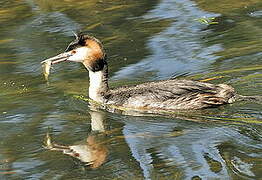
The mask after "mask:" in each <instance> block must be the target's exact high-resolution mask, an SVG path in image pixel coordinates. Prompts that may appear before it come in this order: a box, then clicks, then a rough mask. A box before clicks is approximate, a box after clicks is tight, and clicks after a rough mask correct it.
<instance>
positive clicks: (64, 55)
mask: <svg viewBox="0 0 262 180" xmlns="http://www.w3.org/2000/svg"><path fill="white" fill-rule="evenodd" d="M72 55H73V52H72V51H69V52H64V53H61V54H58V55H56V56H54V57H51V58H48V59H46V60H44V61H42V62H41V64H42V68H43V74H44V77H45V80H46V81H47V80H48V76H49V74H50V69H51V66H52V65H53V64H57V63H60V62H63V61H67V59H68V58H69V57H71V56H72Z"/></svg>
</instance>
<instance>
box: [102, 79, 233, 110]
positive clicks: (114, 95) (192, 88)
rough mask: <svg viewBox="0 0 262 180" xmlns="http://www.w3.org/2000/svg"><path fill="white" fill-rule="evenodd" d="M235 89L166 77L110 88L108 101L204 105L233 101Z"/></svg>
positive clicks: (172, 107) (141, 105)
mask: <svg viewBox="0 0 262 180" xmlns="http://www.w3.org/2000/svg"><path fill="white" fill-rule="evenodd" d="M234 97H235V91H234V89H233V88H232V87H231V86H228V85H226V84H218V85H214V84H210V83H202V82H197V81H190V80H176V79H173V80H165V81H156V82H149V83H144V84H140V85H136V86H130V87H122V88H117V89H113V90H110V91H108V93H107V97H106V99H107V103H109V104H115V105H118V106H124V107H128V108H136V109H137V108H138V109H140V108H142V109H144V108H146V109H163V110H177V109H201V108H208V107H217V106H219V105H223V104H228V103H232V102H233V101H234Z"/></svg>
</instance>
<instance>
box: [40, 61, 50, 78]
mask: <svg viewBox="0 0 262 180" xmlns="http://www.w3.org/2000/svg"><path fill="white" fill-rule="evenodd" d="M51 64H52V61H43V62H42V68H43V74H44V77H45V80H46V81H48V76H49V74H50V68H51Z"/></svg>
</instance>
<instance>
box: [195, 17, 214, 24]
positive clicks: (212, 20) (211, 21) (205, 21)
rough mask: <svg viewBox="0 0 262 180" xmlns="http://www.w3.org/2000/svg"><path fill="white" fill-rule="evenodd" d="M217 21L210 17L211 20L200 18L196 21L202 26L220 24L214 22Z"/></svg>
mask: <svg viewBox="0 0 262 180" xmlns="http://www.w3.org/2000/svg"><path fill="white" fill-rule="evenodd" d="M215 19H216V18H215V17H210V18H207V17H202V18H198V19H196V20H197V21H198V22H200V23H202V24H207V25H210V24H218V22H216V21H214V20H215Z"/></svg>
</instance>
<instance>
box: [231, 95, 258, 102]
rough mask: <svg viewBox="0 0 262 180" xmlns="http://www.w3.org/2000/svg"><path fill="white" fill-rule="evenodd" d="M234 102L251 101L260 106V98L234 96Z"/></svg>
mask: <svg viewBox="0 0 262 180" xmlns="http://www.w3.org/2000/svg"><path fill="white" fill-rule="evenodd" d="M235 98H236V101H253V102H256V103H259V104H262V96H242V95H236V96H235Z"/></svg>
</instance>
